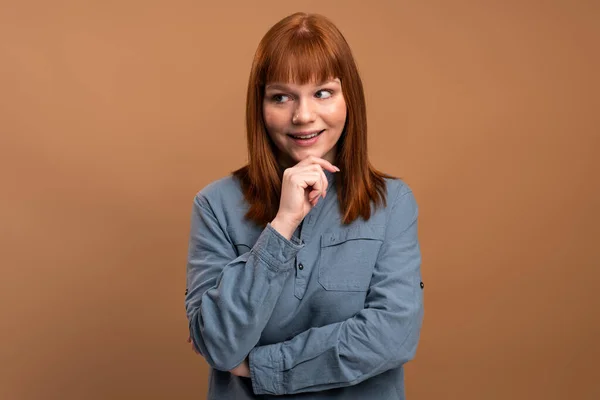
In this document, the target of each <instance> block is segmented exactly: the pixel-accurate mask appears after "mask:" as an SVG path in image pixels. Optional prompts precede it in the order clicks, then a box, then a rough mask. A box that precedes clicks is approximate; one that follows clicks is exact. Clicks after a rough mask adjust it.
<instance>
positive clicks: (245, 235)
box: [227, 227, 260, 257]
mask: <svg viewBox="0 0 600 400" xmlns="http://www.w3.org/2000/svg"><path fill="white" fill-rule="evenodd" d="M227 233H228V234H229V237H230V238H231V241H232V243H233V245H234V247H235V251H236V253H237V256H238V257H239V256H241V255H242V254H245V253H247V252H249V251H250V250H252V247H253V246H254V243H256V241H257V240H258V236H259V235H260V231H255V230H252V229H250V228H238V229H237V230H234V229H233V228H230V227H228V228H227Z"/></svg>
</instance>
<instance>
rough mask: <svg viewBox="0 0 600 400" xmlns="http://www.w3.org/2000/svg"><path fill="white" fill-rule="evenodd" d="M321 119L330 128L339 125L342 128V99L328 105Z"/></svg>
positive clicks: (344, 109) (343, 119)
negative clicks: (325, 121)
mask: <svg viewBox="0 0 600 400" xmlns="http://www.w3.org/2000/svg"><path fill="white" fill-rule="evenodd" d="M323 118H325V119H326V120H327V122H328V124H329V125H330V126H336V127H339V125H341V126H342V127H343V125H344V123H345V122H346V103H345V102H344V100H343V99H342V100H341V101H337V102H335V103H333V104H330V105H329V106H328V107H327V108H326V109H325V110H324V114H323Z"/></svg>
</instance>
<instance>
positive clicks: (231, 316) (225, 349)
mask: <svg viewBox="0 0 600 400" xmlns="http://www.w3.org/2000/svg"><path fill="white" fill-rule="evenodd" d="M326 176H327V179H328V180H329V184H330V187H329V190H328V194H327V196H326V198H325V199H320V201H319V203H318V204H317V205H316V206H315V207H314V208H313V209H312V210H311V211H310V212H309V214H308V215H307V216H306V217H305V218H304V221H303V222H302V224H301V226H300V227H299V228H298V229H297V231H296V233H295V235H294V237H292V239H291V240H287V239H286V238H285V237H283V236H282V235H280V234H279V233H278V232H277V231H276V230H275V229H273V228H272V227H271V225H270V224H268V225H267V226H266V227H265V228H261V227H259V226H257V225H256V224H254V223H252V222H249V221H247V220H246V219H245V218H244V214H245V213H246V211H247V209H248V205H247V203H246V202H245V201H244V198H243V195H242V192H241V187H240V185H239V182H238V181H237V180H236V179H235V178H234V177H232V176H228V177H225V178H222V179H220V180H218V181H215V182H213V183H211V184H209V185H208V186H206V187H205V188H204V189H202V190H201V191H200V192H199V193H198V194H197V195H196V196H195V198H194V200H193V207H192V217H191V231H190V242H189V253H188V262H187V289H186V293H187V294H186V297H185V308H186V312H187V317H188V321H189V329H190V335H191V337H192V339H193V342H194V345H195V346H196V348H197V350H198V351H199V352H200V354H201V355H202V356H203V357H204V358H205V360H206V362H207V363H208V364H209V365H210V367H211V371H210V377H209V391H208V399H209V400H213V399H214V400H227V399H240V400H241V399H340V400H341V399H344V400H353V399H361V400H363V399H373V400H392V399H393V400H401V399H404V398H405V394H404V369H403V366H404V364H405V363H406V362H408V361H409V360H411V359H412V358H413V357H414V356H415V352H416V350H417V344H418V341H419V334H420V329H421V325H422V320H423V284H422V281H421V252H420V248H419V241H418V235H417V216H418V207H417V203H416V201H415V197H414V195H413V192H412V191H411V189H410V188H409V187H408V186H407V185H406V184H405V183H404V182H403V181H402V180H399V179H386V185H387V206H385V207H384V206H381V207H378V208H376V209H375V208H374V207H373V212H372V214H371V218H370V219H369V220H368V221H365V220H363V219H361V218H359V219H357V220H355V221H354V222H353V223H351V224H349V225H344V224H342V222H341V214H340V210H339V206H338V199H337V195H336V192H335V185H336V179H335V174H332V173H330V172H326ZM246 357H248V358H249V365H250V372H251V377H250V378H243V377H237V376H234V375H232V374H231V373H229V372H228V371H229V370H231V369H233V368H235V367H236V366H237V365H239V364H240V363H241V362H242V361H243V360H244V359H245V358H246ZM198 396H199V398H200V397H202V396H204V393H199V394H198Z"/></svg>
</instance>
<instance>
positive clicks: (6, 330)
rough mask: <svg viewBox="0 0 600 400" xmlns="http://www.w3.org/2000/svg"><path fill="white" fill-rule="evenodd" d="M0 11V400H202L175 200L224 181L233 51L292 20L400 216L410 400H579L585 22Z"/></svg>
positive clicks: (243, 78) (585, 343)
mask: <svg viewBox="0 0 600 400" xmlns="http://www.w3.org/2000/svg"><path fill="white" fill-rule="evenodd" d="M594 3H595V4H594ZM1 4H2V5H1V8H0V129H1V135H0V149H1V158H0V160H1V161H0V162H1V163H2V165H1V168H0V178H1V182H2V192H1V197H0V198H1V204H0V220H1V224H0V243H1V249H0V250H1V251H0V254H1V260H0V262H1V266H2V275H1V279H0V296H1V298H0V300H1V301H0V312H1V313H0V323H1V330H0V360H1V364H0V368H1V370H0V398H1V399H9V400H12V399H17V400H25V399H133V398H140V399H141V398H144V399H171V398H188V399H203V398H205V393H206V382H207V367H206V364H205V362H204V360H203V359H202V358H200V357H199V356H196V355H195V354H193V353H192V351H191V350H190V347H189V345H188V344H187V343H186V342H185V339H186V338H187V321H186V319H185V313H184V307H183V300H184V289H185V260H186V254H187V236H188V229H189V217H190V211H191V204H192V199H193V196H194V194H195V193H196V192H197V191H198V190H199V189H201V188H202V187H203V186H204V185H206V184H207V183H209V182H210V181H212V180H214V179H216V178H219V177H221V176H223V175H225V174H227V173H228V172H229V171H231V170H233V169H234V168H237V167H238V166H240V165H242V164H243V163H244V161H245V159H246V155H245V151H246V150H245V136H244V130H243V129H244V104H245V90H246V82H247V77H248V73H249V69H250V63H251V59H252V56H253V53H254V50H255V48H256V45H257V44H258V41H259V40H260V38H261V37H262V35H263V34H264V33H265V32H266V31H267V29H268V28H269V27H270V26H271V25H272V24H273V23H275V22H276V21H277V20H279V19H280V18H282V17H284V16H286V15H288V14H290V13H292V12H295V11H298V10H303V11H313V12H319V13H323V14H324V15H327V16H329V17H330V18H331V19H332V20H333V21H334V22H335V23H336V24H337V25H338V26H339V28H340V29H341V30H342V32H343V33H344V34H345V35H346V37H347V39H348V41H349V43H350V44H351V46H352V48H353V51H354V53H355V56H356V59H357V62H358V65H359V68H360V71H361V73H362V77H363V79H364V84H365V88H366V93H367V100H368V110H369V118H370V120H369V123H370V154H371V157H372V159H373V161H374V163H375V165H376V166H378V167H379V168H381V169H383V170H385V171H387V172H389V173H392V174H396V175H400V176H402V177H403V178H404V179H405V180H406V182H408V183H409V184H410V185H411V187H412V188H413V189H414V191H415V193H416V196H417V200H418V202H419V204H420V209H421V222H420V238H421V244H422V251H423V275H424V281H425V290H426V298H425V300H426V312H425V321H424V325H423V330H422V336H421V338H422V339H421V343H420V347H419V351H418V353H417V358H416V359H415V360H414V361H413V362H411V363H410V364H409V365H408V367H407V372H406V375H407V394H408V398H409V399H412V400H416V399H423V400H424V399H461V400H468V399H575V398H577V399H598V398H600V380H599V378H600V367H599V366H598V365H599V363H598V359H599V358H600V345H599V343H598V342H599V339H600V322H599V314H600V310H599V309H600V301H599V298H598V291H599V289H600V287H599V284H598V283H599V281H600V279H599V273H598V267H599V265H600V257H599V256H598V239H599V238H600V229H599V227H598V226H599V222H600V221H599V218H598V217H599V214H600V213H599V211H598V207H599V206H600V190H599V186H600V185H599V181H600V179H599V178H598V173H599V172H600V165H599V163H598V161H597V158H596V157H597V153H598V150H599V149H600V118H599V113H600V110H599V106H600V104H599V103H600V102H599V101H598V100H599V97H598V96H599V93H600V85H599V82H598V78H597V74H598V70H600V62H599V61H600V60H599V52H598V38H599V36H598V33H599V29H598V25H599V23H598V21H600V7H599V6H598V2H594V1H588V2H583V1H567V0H565V1H539V2H533V1H511V2H505V1H499V0H498V1H480V2H466V1H454V2H450V1H443V0H436V1H410V2H408V1H397V0H395V1H391V0H390V1H367V2H363V1H351V2H348V1H346V2H323V1H306V2H304V3H302V5H294V4H293V2H282V1H275V0H269V1H261V2H249V1H242V0H238V1H223V2H219V3H216V2H215V3H214V4H213V2H211V3H210V4H208V3H207V2H203V1H183V0H177V1H166V0H162V1H147V0H146V1H141V0H140V1H134V0H121V1H101V0H97V1H87V2H82V1H75V0H73V1H41V0H38V1H12V2H9V1H3V2H2V3H1Z"/></svg>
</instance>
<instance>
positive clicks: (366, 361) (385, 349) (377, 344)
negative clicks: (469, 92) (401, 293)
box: [249, 301, 423, 395]
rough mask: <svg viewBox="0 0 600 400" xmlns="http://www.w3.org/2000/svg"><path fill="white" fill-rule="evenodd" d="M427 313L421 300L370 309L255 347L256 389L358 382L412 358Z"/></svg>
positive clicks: (297, 389)
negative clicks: (393, 308)
mask: <svg viewBox="0 0 600 400" xmlns="http://www.w3.org/2000/svg"><path fill="white" fill-rule="evenodd" d="M422 317H423V308H422V304H421V303H420V302H419V301H417V302H415V303H413V305H412V306H408V307H406V308H405V309H404V311H403V313H402V314H401V315H398V314H395V315H391V314H390V313H387V312H385V311H383V310H374V309H366V310H363V312H361V313H359V314H358V315H356V316H355V317H353V318H350V319H348V320H346V321H343V322H339V323H335V324H331V325H326V326H323V327H319V328H312V329H309V330H308V331H305V332H303V333H301V334H299V335H297V336H296V337H294V338H293V339H291V340H289V341H286V342H282V343H276V344H272V345H268V346H259V347H256V348H254V349H253V350H252V351H251V352H250V356H249V365H250V371H251V377H252V383H253V387H254V391H255V394H272V395H282V394H294V393H301V392H313V391H321V390H327V389H333V388H338V387H345V386H351V385H355V384H358V383H360V382H362V381H364V380H366V379H368V378H370V377H373V376H375V375H378V374H380V373H382V372H385V371H387V370H389V369H391V368H395V367H398V366H400V365H402V364H404V363H405V362H407V361H409V360H411V359H412V358H413V357H414V355H415V351H416V348H417V343H418V338H419V332H420V328H421V323H422Z"/></svg>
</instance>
